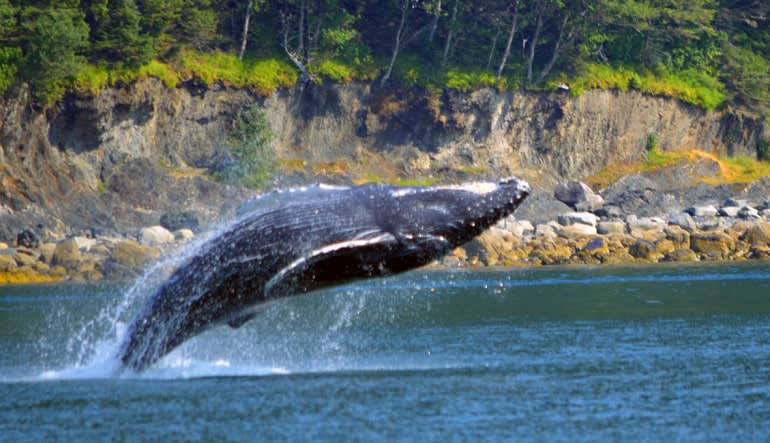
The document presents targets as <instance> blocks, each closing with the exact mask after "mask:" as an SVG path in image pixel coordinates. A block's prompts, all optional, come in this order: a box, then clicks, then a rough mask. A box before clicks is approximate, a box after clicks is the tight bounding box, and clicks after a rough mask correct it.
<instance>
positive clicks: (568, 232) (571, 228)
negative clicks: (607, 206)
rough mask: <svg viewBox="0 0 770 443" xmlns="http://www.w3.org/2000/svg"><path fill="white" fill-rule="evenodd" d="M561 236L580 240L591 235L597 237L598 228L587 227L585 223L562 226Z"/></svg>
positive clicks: (559, 231) (559, 230)
mask: <svg viewBox="0 0 770 443" xmlns="http://www.w3.org/2000/svg"><path fill="white" fill-rule="evenodd" d="M558 233H559V235H560V236H562V237H565V238H580V237H587V236H591V235H596V234H597V232H596V226H591V225H586V224H583V223H574V224H571V225H567V226H562V227H560V228H559V229H558Z"/></svg>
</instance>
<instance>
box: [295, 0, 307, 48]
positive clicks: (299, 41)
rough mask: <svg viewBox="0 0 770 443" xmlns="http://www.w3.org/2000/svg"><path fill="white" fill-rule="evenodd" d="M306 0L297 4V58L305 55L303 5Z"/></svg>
mask: <svg viewBox="0 0 770 443" xmlns="http://www.w3.org/2000/svg"><path fill="white" fill-rule="evenodd" d="M306 3H307V0H302V1H301V2H300V4H299V20H298V21H297V35H298V36H299V37H298V38H297V56H299V57H303V58H304V55H305V4H306Z"/></svg>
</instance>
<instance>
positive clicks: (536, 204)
mask: <svg viewBox="0 0 770 443" xmlns="http://www.w3.org/2000/svg"><path fill="white" fill-rule="evenodd" d="M570 211H572V208H570V207H569V206H567V205H565V204H564V203H562V202H560V201H559V200H556V199H555V198H554V197H553V195H552V194H551V193H547V192H542V191H538V190H533V192H532V194H530V195H529V197H527V198H526V200H524V202H523V203H522V204H521V206H519V208H518V209H516V218H517V219H519V220H529V221H530V222H532V224H533V225H535V226H537V225H539V224H544V223H548V222H549V221H551V220H554V219H556V217H557V216H558V215H559V214H563V213H565V212H570Z"/></svg>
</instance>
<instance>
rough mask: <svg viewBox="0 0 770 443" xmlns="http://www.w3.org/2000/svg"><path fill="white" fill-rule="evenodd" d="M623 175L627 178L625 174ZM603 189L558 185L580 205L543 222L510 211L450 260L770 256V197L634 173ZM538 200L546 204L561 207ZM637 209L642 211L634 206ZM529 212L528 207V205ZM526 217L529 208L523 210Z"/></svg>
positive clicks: (503, 262)
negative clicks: (672, 189)
mask: <svg viewBox="0 0 770 443" xmlns="http://www.w3.org/2000/svg"><path fill="white" fill-rule="evenodd" d="M622 181H623V180H622ZM605 192H606V195H605V196H601V195H599V194H596V193H594V192H593V191H592V190H591V189H590V188H589V187H588V186H587V185H585V184H584V183H580V182H571V183H562V184H559V185H557V186H556V187H555V189H554V198H555V199H556V200H558V201H560V202H562V203H563V204H565V205H566V206H568V207H570V208H571V209H573V210H574V211H570V212H563V213H560V214H558V215H556V216H555V217H554V219H553V220H549V221H542V220H541V222H539V223H537V224H536V226H535V227H534V229H525V228H523V227H524V226H529V227H531V226H532V225H531V223H530V222H529V221H527V220H520V219H515V218H509V219H506V220H503V221H502V222H500V223H499V224H498V225H497V226H495V227H494V228H492V229H490V230H488V231H487V232H485V233H484V234H482V235H481V236H479V237H478V238H477V239H475V240H473V241H472V242H471V243H469V244H467V245H465V246H463V247H461V248H457V249H456V250H455V251H453V253H452V254H450V255H449V256H448V257H447V258H445V259H444V260H443V262H444V264H446V265H450V266H458V265H460V266H463V265H469V266H482V265H486V266H540V265H552V264H600V263H601V264H633V263H657V262H664V261H669V262H686V261H716V260H747V259H770V199H768V198H767V195H766V194H765V196H764V198H762V194H761V193H756V192H755V193H754V194H753V195H749V197H750V198H739V197H735V196H731V197H727V198H725V199H724V201H723V202H722V203H721V204H716V203H714V202H713V200H715V197H717V198H718V197H719V196H721V195H722V194H723V193H724V189H718V188H715V189H714V190H712V192H710V193H709V192H707V191H706V190H704V189H700V190H699V191H698V192H696V193H694V194H695V195H696V196H697V198H695V200H697V201H696V202H695V203H694V204H688V205H684V204H683V201H685V200H686V199H687V198H688V197H692V196H689V195H688V193H681V195H680V196H677V195H675V194H673V193H665V192H661V191H659V190H656V189H655V188H654V184H653V183H652V182H648V181H646V179H644V178H642V177H636V178H635V177H633V176H629V177H626V178H625V185H624V184H623V183H620V184H619V185H615V186H614V187H613V188H610V189H608V190H606V191H605ZM542 200H543V199H542V197H541V198H540V201H539V202H536V203H535V204H537V205H538V206H540V207H545V206H548V207H554V205H553V204H550V205H545V204H544V203H543V202H542ZM631 209H635V210H638V213H634V212H628V210H631ZM523 213H525V214H526V213H527V211H526V209H525V211H523ZM516 215H517V216H519V217H521V213H517V214H516Z"/></svg>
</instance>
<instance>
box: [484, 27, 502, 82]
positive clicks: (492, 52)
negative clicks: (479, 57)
mask: <svg viewBox="0 0 770 443" xmlns="http://www.w3.org/2000/svg"><path fill="white" fill-rule="evenodd" d="M498 37H500V28H497V31H496V32H495V37H494V38H493V39H492V47H491V48H489V57H487V65H486V66H485V67H484V70H485V71H486V70H487V69H489V67H490V66H492V58H493V57H494V56H495V49H496V48H497V39H498ZM498 78H500V77H498Z"/></svg>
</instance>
